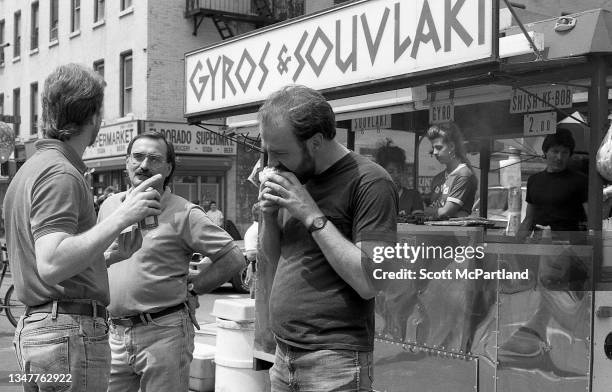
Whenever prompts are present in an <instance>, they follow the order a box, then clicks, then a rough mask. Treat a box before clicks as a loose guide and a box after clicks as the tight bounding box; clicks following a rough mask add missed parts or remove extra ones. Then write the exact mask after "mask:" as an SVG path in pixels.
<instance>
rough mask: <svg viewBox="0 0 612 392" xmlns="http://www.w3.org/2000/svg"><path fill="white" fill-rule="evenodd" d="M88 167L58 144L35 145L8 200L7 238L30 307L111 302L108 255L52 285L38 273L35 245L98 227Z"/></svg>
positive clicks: (17, 280)
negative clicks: (64, 302) (65, 301)
mask: <svg viewBox="0 0 612 392" xmlns="http://www.w3.org/2000/svg"><path fill="white" fill-rule="evenodd" d="M86 169H87V168H86V166H85V164H84V163H83V161H82V160H81V158H80V157H79V156H78V154H77V153H76V151H74V149H72V148H71V147H70V146H69V145H68V144H66V143H64V142H61V141H59V140H52V139H45V140H41V141H38V142H37V143H36V153H35V154H34V155H33V156H32V157H31V158H30V159H28V160H27V161H26V162H25V163H24V165H23V166H22V167H21V168H20V169H19V171H18V172H17V174H16V175H15V177H14V178H13V180H12V181H11V185H10V186H9V188H8V190H7V193H6V196H5V199H4V208H3V213H4V219H5V226H6V240H7V247H8V253H9V258H10V263H11V272H12V274H13V280H14V283H15V290H16V292H17V297H18V298H19V300H20V301H22V302H23V303H24V304H26V305H29V306H35V305H40V304H43V303H46V302H49V301H50V300H52V299H91V300H96V301H98V302H99V303H100V304H102V305H107V304H108V303H109V293H108V277H107V274H106V263H105V261H104V255H103V254H102V253H100V254H92V255H91V256H90V257H92V258H94V260H93V261H91V260H87V261H85V260H84V262H87V263H88V264H89V266H88V267H87V268H86V269H85V270H83V271H82V272H80V273H78V274H76V275H74V276H72V277H70V278H68V279H66V280H65V281H63V282H60V283H58V284H56V285H53V286H50V285H48V284H46V283H45V282H43V281H42V279H41V278H40V275H39V273H38V267H37V264H36V255H35V247H34V244H35V241H36V240H38V239H39V238H41V237H43V236H45V235H47V234H51V233H56V232H62V233H68V234H71V235H78V234H81V233H83V232H85V231H87V230H89V229H91V228H92V227H93V226H94V225H95V224H96V215H95V210H94V205H93V196H92V194H91V191H90V189H89V184H88V183H87V181H86V180H85V177H84V173H85V170H86Z"/></svg>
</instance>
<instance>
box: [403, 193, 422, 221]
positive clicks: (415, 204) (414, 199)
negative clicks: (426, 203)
mask: <svg viewBox="0 0 612 392" xmlns="http://www.w3.org/2000/svg"><path fill="white" fill-rule="evenodd" d="M413 211H423V199H422V198H421V194H420V193H419V192H417V191H416V190H414V189H408V188H404V187H402V192H401V194H400V196H399V214H400V215H410V214H411V213H412V212H413Z"/></svg>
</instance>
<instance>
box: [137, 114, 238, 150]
mask: <svg viewBox="0 0 612 392" xmlns="http://www.w3.org/2000/svg"><path fill="white" fill-rule="evenodd" d="M210 128H214V130H215V131H217V130H218V126H215V125H211V126H210ZM144 129H145V131H152V132H160V133H163V134H164V136H165V137H166V139H167V140H168V141H169V142H172V144H174V151H175V152H177V153H180V154H199V155H236V143H234V142H233V141H231V140H228V139H227V138H224V137H222V136H219V135H217V134H214V133H212V132H209V131H206V130H204V129H202V128H200V127H196V126H195V125H189V124H184V123H174V122H152V121H146V122H145V126H144Z"/></svg>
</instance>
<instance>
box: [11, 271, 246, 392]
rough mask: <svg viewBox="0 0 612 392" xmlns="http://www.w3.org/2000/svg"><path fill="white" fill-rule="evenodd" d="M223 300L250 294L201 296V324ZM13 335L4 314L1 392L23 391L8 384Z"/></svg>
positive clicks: (226, 289)
mask: <svg viewBox="0 0 612 392" xmlns="http://www.w3.org/2000/svg"><path fill="white" fill-rule="evenodd" d="M9 285H10V282H8V283H3V284H2V287H1V289H0V295H2V296H4V294H5V293H6V289H7V288H8V287H9ZM222 298H248V294H237V293H236V292H235V291H234V290H233V288H232V286H231V285H230V284H229V283H226V284H224V285H223V286H221V287H219V288H218V289H216V290H215V291H213V292H212V293H211V294H206V295H202V296H200V307H199V308H198V310H197V312H196V316H197V319H198V322H199V323H200V324H208V323H214V322H215V317H213V316H211V315H210V312H211V311H212V308H213V305H214V302H215V300H216V299H222ZM13 333H14V328H13V326H12V325H11V323H10V322H9V321H8V319H7V318H6V314H5V313H4V312H2V315H1V316H0V369H2V370H1V371H0V392H17V391H22V389H21V386H20V385H14V384H10V383H9V382H8V379H9V374H11V373H18V372H19V365H18V364H17V360H16V359H15V353H14V351H13V343H12V341H13Z"/></svg>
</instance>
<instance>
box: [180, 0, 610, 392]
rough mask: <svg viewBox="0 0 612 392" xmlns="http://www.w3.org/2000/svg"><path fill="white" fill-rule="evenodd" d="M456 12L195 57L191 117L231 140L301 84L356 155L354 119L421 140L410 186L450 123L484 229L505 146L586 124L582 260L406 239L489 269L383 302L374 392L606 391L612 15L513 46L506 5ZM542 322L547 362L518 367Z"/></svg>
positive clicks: (267, 336)
mask: <svg viewBox="0 0 612 392" xmlns="http://www.w3.org/2000/svg"><path fill="white" fill-rule="evenodd" d="M461 4H462V5H461V6H458V9H454V8H453V9H451V7H449V8H448V9H445V8H444V4H443V2H427V1H417V0H415V1H406V2H404V1H401V2H400V1H385V0H369V1H367V0H362V1H355V2H350V3H348V4H344V5H340V6H337V7H334V8H332V9H329V10H325V11H322V12H319V13H316V14H312V15H307V16H304V17H302V18H297V19H295V20H290V21H288V22H286V23H281V24H278V25H274V26H271V27H268V28H265V29H260V30H257V31H254V32H251V33H248V34H245V35H243V36H240V37H236V38H235V39H232V40H228V41H224V42H223V43H220V44H216V45H213V46H210V47H207V48H204V49H201V50H198V51H194V52H191V53H187V54H186V56H185V75H186V96H185V112H186V117H187V118H188V120H189V122H190V123H194V124H197V123H198V122H201V121H205V120H206V119H207V118H215V117H220V116H231V117H230V119H229V120H228V125H230V126H231V127H239V126H253V125H255V124H256V122H255V115H254V113H255V112H256V111H257V108H258V105H259V104H261V102H262V101H263V100H264V99H265V97H266V96H267V95H268V94H270V93H271V92H273V91H275V90H277V89H278V88H280V87H282V86H284V85H286V84H291V83H297V84H304V85H307V86H309V87H313V88H316V89H318V90H320V91H322V92H323V93H324V94H325V95H326V97H328V99H330V100H331V103H332V106H333V107H334V110H335V111H336V114H337V120H338V126H339V127H341V128H346V129H348V132H347V140H346V144H347V146H348V147H349V148H355V146H356V132H355V131H354V130H352V128H353V127H354V126H355V125H354V124H355V123H354V122H352V121H350V120H351V119H355V118H365V117H369V116H382V115H385V116H387V115H390V116H391V118H390V124H391V127H392V128H393V129H396V130H402V131H404V132H410V134H411V135H412V136H411V138H413V140H414V150H413V152H414V167H415V168H414V171H413V173H412V176H413V184H417V183H418V182H419V178H418V177H419V165H420V163H419V143H421V144H422V143H425V144H426V143H427V141H424V142H423V141H422V139H423V135H424V131H425V130H426V129H427V126H428V124H429V123H430V122H431V121H432V120H436V121H448V120H453V121H454V122H455V123H457V124H458V125H459V126H460V127H461V129H462V130H463V132H464V134H465V137H466V139H467V140H469V141H470V143H471V145H472V146H473V148H472V151H474V152H475V153H477V154H476V155H475V156H476V157H477V161H476V163H477V165H475V166H477V167H478V169H479V173H480V179H479V184H480V191H479V194H480V206H479V214H480V216H482V217H487V204H488V192H489V186H488V185H489V177H490V175H489V174H490V172H491V168H492V159H491V158H492V156H494V155H495V153H496V151H495V149H496V143H495V141H496V140H497V139H504V138H516V137H517V136H518V137H523V136H526V137H528V136H530V135H529V132H535V133H536V134H539V135H541V134H545V133H546V132H548V133H550V129H547V127H549V125H550V124H551V122H552V123H553V125H554V123H556V122H557V120H560V119H562V118H564V117H567V114H568V113H569V114H571V113H574V112H576V111H580V112H583V113H588V116H587V117H588V124H586V125H588V127H586V126H585V127H584V129H588V131H587V132H586V133H585V135H586V136H585V138H584V140H582V141H581V142H582V143H583V147H584V149H585V150H586V151H587V152H590V155H589V163H588V165H589V167H588V176H589V200H588V232H587V236H588V239H587V242H586V244H584V245H571V246H570V245H569V244H566V243H553V242H552V241H546V240H542V241H539V242H536V243H531V244H516V243H513V240H512V239H511V237H509V236H506V235H505V230H504V229H503V228H502V229H500V228H490V227H489V228H487V227H481V226H475V227H472V226H455V227H446V226H442V227H440V226H426V225H413V224H410V223H399V224H398V243H406V244H421V243H423V244H424V243H427V244H437V245H441V246H451V247H457V246H463V247H466V246H474V247H475V246H482V247H483V249H484V257H482V258H480V259H478V260H477V259H476V258H475V257H468V258H466V259H465V260H463V261H462V262H460V263H459V262H450V263H446V264H440V266H439V267H438V269H437V270H436V272H440V273H441V272H442V271H444V270H448V271H451V272H449V273H451V274H454V276H461V277H464V278H461V279H454V280H443V279H425V280H423V281H420V282H418V281H416V280H415V281H411V280H409V279H398V280H396V281H394V282H393V283H392V284H391V285H390V287H388V288H387V289H386V290H385V291H384V292H382V293H381V294H380V295H379V296H378V297H377V306H376V340H375V352H374V355H375V389H376V390H380V391H385V390H386V391H405V390H407V389H414V390H419V391H445V390H453V391H464V390H465V391H468V390H469V391H475V390H476V391H497V390H500V391H510V390H512V391H515V390H520V391H553V390H555V391H557V390H559V391H574V390H592V391H599V390H604V389H605V388H607V385H609V383H610V381H612V373H611V372H609V371H608V369H607V367H609V362H608V361H609V360H610V359H609V357H608V355H612V353H611V351H612V337H610V335H608V334H609V333H610V332H611V331H612V318H611V317H612V310H611V309H612V307H611V306H612V295H610V294H609V293H608V292H607V291H606V290H607V288H609V287H612V285H610V280H609V279H608V280H607V279H606V278H609V276H610V274H609V272H610V268H612V265H611V264H612V260H609V259H608V257H607V256H606V257H603V254H604V249H605V248H604V246H603V245H604V244H603V242H602V214H601V211H602V194H601V193H602V192H601V189H602V185H603V182H602V179H601V177H600V176H599V175H598V173H597V170H596V165H595V151H597V149H598V148H599V145H600V142H601V140H602V139H603V135H604V133H605V130H606V128H607V125H608V124H607V117H608V108H609V103H608V85H607V80H608V75H609V74H610V59H611V57H610V55H611V54H612V42H611V41H610V36H611V34H610V31H609V28H612V14H611V13H610V12H608V11H605V10H600V9H598V10H590V11H585V12H581V13H579V14H574V15H570V16H567V17H564V18H565V19H563V20H561V19H562V18H554V19H549V20H543V21H540V22H536V23H532V24H530V25H527V26H522V25H521V29H519V27H509V26H506V27H504V31H503V37H502V36H501V35H502V34H498V32H499V9H498V4H497V2H496V1H492V0H466V1H465V2H462V3H461ZM438 7H439V8H438ZM568 18H569V19H568ZM570 25H571V27H568V26H570ZM559 26H561V27H559ZM523 30H524V31H523ZM527 37H529V38H527ZM533 86H537V87H535V88H533ZM556 86H561V87H560V88H557V87H556ZM567 88H571V93H570V95H571V97H570V99H569V100H568V99H567V97H566V96H565V95H563V94H564V93H563V92H564V91H566V90H567ZM538 89H540V90H538ZM517 91H518V92H519V93H523V96H524V97H526V98H521V99H524V100H528V101H529V102H530V104H529V105H526V104H523V103H521V105H522V107H523V108H524V107H525V106H529V107H527V108H524V110H521V109H520V108H519V109H517V110H512V109H511V108H510V107H511V106H512V104H516V101H515V99H519V98H516V97H517V96H520V94H517ZM539 91H549V93H548V94H542V93H538V92H539ZM551 91H552V93H550V92H551ZM555 93H556V94H559V95H558V98H557V99H555ZM563 97H565V98H563ZM580 97H582V98H580ZM576 98H580V99H576ZM583 98H584V99H583ZM521 102H523V101H521ZM537 102H539V108H535V106H538V104H536V103H537ZM521 105H519V106H521ZM524 112H526V113H524ZM546 112H548V113H546ZM432 113H433V114H432ZM563 114H565V115H563ZM432 116H433V117H432ZM572 117H574V116H573V115H572ZM376 124H378V125H377V126H380V124H382V122H378V123H376ZM534 124H536V127H535V128H534V126H533V125H534ZM553 131H554V130H553ZM233 132H240V129H239V128H237V129H234V130H233ZM364 151H365V149H364ZM482 173H486V175H483V174H482ZM438 258H439V257H438ZM543 258H557V259H559V260H566V259H567V260H571V262H572V263H575V262H576V263H579V264H580V265H581V266H582V269H583V270H584V271H585V274H584V276H583V277H582V278H581V281H580V285H579V286H575V285H574V286H571V287H569V286H559V287H555V288H552V287H544V286H542V285H541V284H539V283H538V278H537V277H538V273H537V270H538V265H539V264H540V263H539V261H541V260H542V259H543ZM408 267H409V268H413V269H414V268H415V265H414V264H413V265H411V266H408ZM477 267H478V269H481V270H482V271H484V272H493V271H500V270H508V271H511V272H512V271H514V272H520V271H522V270H525V269H527V270H528V272H529V274H528V276H529V278H528V279H522V280H521V279H468V278H465V277H466V276H467V275H465V272H462V271H466V270H474V269H476V268H477ZM417 270H418V269H417ZM273 276H274V266H271V265H269V263H266V260H265V255H261V254H260V255H258V285H257V293H256V301H257V321H256V325H257V332H256V342H255V348H256V357H257V358H258V359H261V360H264V361H270V360H271V359H272V358H273V356H272V354H273V350H274V342H273V339H272V335H271V333H270V332H269V330H268V329H267V325H268V320H267V298H268V295H269V291H268V290H269V288H270V285H271V282H272V278H273ZM542 308H545V309H546V312H547V313H548V314H552V315H553V316H551V317H549V320H548V324H547V327H546V336H544V337H541V340H542V342H541V344H540V348H541V350H539V351H538V352H536V353H533V355H531V354H529V353H527V354H525V353H518V355H512V353H509V350H508V347H507V342H508V341H509V340H510V339H511V338H512V336H513V334H515V333H517V331H519V330H520V328H521V326H523V325H524V324H525V323H526V321H527V320H529V319H530V318H532V317H535V316H534V315H535V314H537V313H538V312H540V310H539V309H542ZM407 386H409V387H407Z"/></svg>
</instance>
